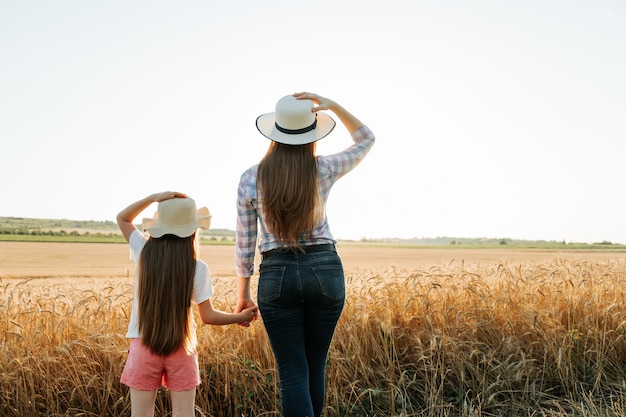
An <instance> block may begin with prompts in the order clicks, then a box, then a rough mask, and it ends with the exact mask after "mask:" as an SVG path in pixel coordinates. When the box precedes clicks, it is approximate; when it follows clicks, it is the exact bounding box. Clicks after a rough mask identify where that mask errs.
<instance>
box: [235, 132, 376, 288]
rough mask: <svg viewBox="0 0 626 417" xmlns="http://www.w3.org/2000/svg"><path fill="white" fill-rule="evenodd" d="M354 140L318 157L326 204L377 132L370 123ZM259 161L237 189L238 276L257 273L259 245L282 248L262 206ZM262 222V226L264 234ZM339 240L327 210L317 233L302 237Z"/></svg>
mask: <svg viewBox="0 0 626 417" xmlns="http://www.w3.org/2000/svg"><path fill="white" fill-rule="evenodd" d="M352 140H353V141H354V143H353V144H352V145H351V146H350V147H349V148H348V149H346V150H344V151H342V152H339V153H336V154H333V155H327V156H321V155H320V156H318V157H317V168H318V174H319V188H320V194H321V196H322V201H323V202H324V205H326V201H327V200H328V195H329V194H330V189H331V187H332V186H333V184H335V182H336V181H337V180H338V179H339V178H341V177H342V176H344V175H345V174H346V173H348V172H350V171H351V170H352V169H353V168H354V167H356V166H357V165H358V164H359V162H361V161H362V160H363V158H365V155H367V153H368V152H369V151H370V149H371V148H372V146H373V145H374V134H373V133H372V131H371V130H370V129H369V128H368V127H367V126H361V127H360V128H359V129H357V130H355V131H354V132H353V133H352ZM257 168H258V164H257V165H254V166H252V167H250V168H249V169H248V170H246V171H245V172H244V173H243V174H242V175H241V179H240V180H239V188H238V191H237V237H236V240H237V245H236V246H237V247H236V262H235V271H236V273H237V276H238V277H250V276H251V275H252V274H253V273H254V254H255V246H256V245H257V238H258V249H259V253H263V252H267V251H268V250H272V249H276V248H279V247H280V246H281V245H280V242H279V241H278V239H276V237H275V236H274V235H272V234H271V233H270V232H269V231H268V230H267V225H266V224H265V221H264V219H263V210H262V209H261V199H258V198H257V189H256V173H257ZM258 225H260V226H261V230H260V234H259V230H258ZM325 243H336V241H335V239H334V238H333V235H332V233H331V232H330V229H329V227H328V222H327V219H326V213H325V212H324V217H323V219H322V221H321V222H320V223H319V224H317V225H316V226H315V228H314V229H313V233H312V234H311V236H310V237H307V238H306V239H304V238H303V239H301V240H300V244H301V245H303V246H309V245H319V244H325Z"/></svg>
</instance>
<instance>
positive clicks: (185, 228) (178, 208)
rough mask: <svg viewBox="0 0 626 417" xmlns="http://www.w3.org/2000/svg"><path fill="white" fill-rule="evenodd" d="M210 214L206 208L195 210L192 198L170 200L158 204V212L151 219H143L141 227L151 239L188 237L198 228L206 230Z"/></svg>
mask: <svg viewBox="0 0 626 417" xmlns="http://www.w3.org/2000/svg"><path fill="white" fill-rule="evenodd" d="M210 225H211V213H209V209H208V208H206V207H202V208H200V209H198V210H196V202H195V201H193V199H192V198H189V197H186V198H170V199H169V200H163V201H161V202H160V203H159V208H158V211H157V212H156V213H155V214H154V217H153V218H152V219H143V222H142V226H143V229H144V230H145V231H147V232H148V233H150V236H152V237H156V238H158V237H161V236H163V235H176V236H178V237H189V236H191V235H192V234H194V232H195V231H196V230H197V229H198V228H202V229H205V230H206V229H208V228H209V226H210Z"/></svg>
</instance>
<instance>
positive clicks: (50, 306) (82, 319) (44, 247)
mask: <svg viewBox="0 0 626 417" xmlns="http://www.w3.org/2000/svg"><path fill="white" fill-rule="evenodd" d="M233 250H234V249H233V247H232V246H203V247H202V253H201V254H202V258H203V259H204V260H205V261H206V262H207V263H208V264H209V266H210V268H211V270H212V274H213V279H214V285H215V288H216V295H215V296H214V298H213V300H212V301H213V303H214V304H215V306H216V307H217V308H220V309H223V310H227V311H231V310H232V308H233V306H234V303H235V280H234V277H233V267H232V263H233ZM339 252H340V254H341V256H342V258H343V260H344V264H345V267H346V279H347V283H348V285H347V287H348V294H347V301H346V307H345V310H344V313H343V315H342V318H341V320H340V323H339V325H338V328H337V332H336V336H335V339H334V342H333V345H332V347H331V351H330V354H329V358H328V368H327V371H328V385H327V388H328V391H327V410H326V415H327V416H329V417H331V416H332V417H334V416H407V417H408V416H468V417H469V416H572V415H574V416H582V417H587V416H606V417H608V416H611V417H612V416H623V415H626V398H625V395H624V393H625V392H626V381H625V371H626V369H625V368H626V340H625V338H624V335H625V325H626V316H625V312H626V308H625V305H624V303H625V301H624V291H625V290H624V284H625V282H624V281H625V279H626V255H625V254H624V253H608V252H607V253H603V252H569V251H567V252H556V251H552V252H551V251H515V250H509V249H507V250H451V249H445V250H434V249H432V250H431V249H411V248H384V247H383V248H374V247H368V246H362V245H356V244H355V245H345V246H340V248H339ZM132 274H133V271H132V265H131V264H130V262H129V260H128V249H127V247H126V246H125V245H116V244H70V243H67V244H65V243H48V244H46V243H9V242H1V243H0V280H1V281H0V284H1V288H0V310H1V311H2V316H1V319H0V374H1V375H2V378H1V381H0V395H1V396H0V416H127V415H130V401H129V397H128V390H127V388H126V387H125V386H123V385H121V384H120V383H119V376H120V374H121V371H122V368H123V365H124V361H125V355H126V350H127V341H126V340H125V339H124V337H123V335H124V334H125V332H126V326H127V322H128V315H129V308H130V301H131V297H132ZM253 280H254V278H253ZM253 282H254V281H253ZM253 287H254V284H253ZM198 340H199V348H198V349H199V360H200V369H201V375H202V384H201V385H200V387H199V388H198V392H197V397H196V406H197V415H199V416H233V417H234V416H238V417H239V416H278V415H280V414H279V411H278V409H279V398H278V381H277V376H276V369H275V366H274V363H273V357H272V354H271V350H270V349H269V344H268V341H267V339H266V336H265V333H264V331H263V327H262V323H261V321H259V322H256V323H254V324H253V326H252V327H251V328H248V329H246V328H240V327H238V326H225V327H219V326H203V327H200V328H199V331H198ZM157 409H158V410H157V415H167V412H168V410H169V409H170V406H169V403H168V395H167V392H166V391H165V390H164V389H161V390H160V391H159V395H158V397H157Z"/></svg>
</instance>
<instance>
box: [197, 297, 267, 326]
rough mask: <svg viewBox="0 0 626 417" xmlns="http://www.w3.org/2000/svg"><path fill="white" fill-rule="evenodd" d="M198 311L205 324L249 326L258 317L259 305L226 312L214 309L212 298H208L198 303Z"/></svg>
mask: <svg viewBox="0 0 626 417" xmlns="http://www.w3.org/2000/svg"><path fill="white" fill-rule="evenodd" d="M198 312H199V313H200V318H201V319H202V322H203V323H204V324H214V325H218V326H221V325H224V324H235V323H239V324H241V325H243V326H246V327H247V326H249V325H250V322H251V321H252V320H254V319H255V318H256V314H257V306H253V307H248V308H244V309H243V310H241V311H238V312H236V313H226V312H224V311H221V310H216V309H214V308H213V305H212V304H211V300H206V301H203V302H202V303H200V304H198Z"/></svg>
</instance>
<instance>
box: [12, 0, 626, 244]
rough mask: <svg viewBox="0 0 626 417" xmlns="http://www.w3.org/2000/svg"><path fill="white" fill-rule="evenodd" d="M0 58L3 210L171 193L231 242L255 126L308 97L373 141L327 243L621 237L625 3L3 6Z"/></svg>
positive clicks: (335, 203) (116, 204)
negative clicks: (283, 102)
mask: <svg viewBox="0 0 626 417" xmlns="http://www.w3.org/2000/svg"><path fill="white" fill-rule="evenodd" d="M0 57H1V61H0V152H1V153H0V155H2V156H1V163H0V216H14V217H35V218H64V219H72V220H114V219H115V215H116V214H117V212H118V211H119V210H120V209H122V208H123V207H125V206H126V205H127V204H129V203H131V202H132V201H135V200H137V199H139V198H140V197H143V196H145V195H147V194H149V193H152V192H156V191H162V190H167V189H173V190H178V191H182V192H186V193H188V194H190V195H191V196H192V197H194V198H195V200H196V201H197V202H198V204H199V205H206V206H208V207H209V209H210V210H211V212H212V214H213V227H215V228H227V229H234V228H235V197H236V188H237V183H238V181H239V176H240V174H241V173H242V172H243V171H244V170H245V169H246V168H247V167H248V166H250V165H252V164H254V163H256V162H258V160H259V159H260V158H261V157H262V156H263V154H264V153H265V150H266V149H267V145H268V141H267V139H265V138H264V137H262V136H261V135H260V134H259V133H258V132H257V131H256V127H255V123H254V122H255V119H256V117H257V116H258V115H259V114H261V113H266V112H270V111H273V109H274V105H275V103H276V101H277V100H278V99H279V98H280V97H281V96H283V95H285V94H290V93H292V92H295V91H302V90H307V91H313V92H316V93H319V94H321V95H325V96H328V97H330V98H332V99H335V100H336V101H338V102H339V103H341V104H343V105H344V106H345V107H346V108H347V109H348V110H350V111H352V112H353V113H354V114H355V115H356V116H358V117H359V118H360V119H361V120H362V121H363V122H365V123H366V124H367V125H368V126H369V127H370V128H371V129H372V130H373V131H374V133H375V134H376V137H377V143H376V145H375V147H374V148H373V150H372V152H371V153H370V155H369V156H368V157H367V158H366V160H365V161H364V162H363V163H362V164H361V165H360V166H359V167H357V168H356V169H355V171H353V172H352V173H350V174H349V175H348V176H346V177H344V178H343V179H341V180H340V181H339V182H338V183H337V184H336V186H335V188H334V190H333V192H332V193H331V197H330V200H329V202H328V208H327V211H328V215H329V219H330V226H331V229H332V230H333V232H334V234H335V237H337V238H348V239H360V238H362V237H366V238H387V237H402V238H411V237H436V236H452V237H493V238H504V237H508V238H513V239H544V240H565V241H575V242H590V243H591V242H596V241H602V240H607V241H612V242H619V243H626V220H625V214H626V195H625V193H624V174H625V167H624V166H625V163H624V158H625V152H624V151H625V150H626V76H625V74H626V3H625V2H623V1H621V0H620V1H617V0H616V1H609V0H593V1H592V0H589V1H576V0H554V1H552V0H548V1H546V0H528V1H515V2H513V1H478V0H456V1H455V0H452V1H422V0H406V1H398V0H388V1H385V2H382V1H368V0H361V1H327V0H320V1H315V2H299V1H287V0H284V1H277V0H264V1H257V0H240V1H232V2H227V1H220V2H218V1H207V0H202V1H200V0H198V1H180V2H171V1H118V0H111V1H99V2H98V1H84V0H67V1H66V0H62V1H54V2H51V1H43V0H33V1H19V0H7V1H3V2H1V3H0ZM349 144H350V139H349V135H348V133H347V131H345V129H344V128H342V127H338V128H336V129H335V131H334V132H333V133H332V134H331V135H330V136H329V137H327V138H325V139H324V140H322V141H321V142H320V143H319V146H318V152H319V153H322V154H327V153H331V152H335V151H339V150H341V149H343V148H345V147H347V146H348V145H349ZM155 208H156V207H155V206H154V207H152V208H150V209H149V210H148V211H149V212H148V211H147V212H146V213H145V214H144V215H145V216H148V215H152V213H153V212H154V210H155Z"/></svg>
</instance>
